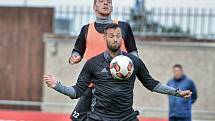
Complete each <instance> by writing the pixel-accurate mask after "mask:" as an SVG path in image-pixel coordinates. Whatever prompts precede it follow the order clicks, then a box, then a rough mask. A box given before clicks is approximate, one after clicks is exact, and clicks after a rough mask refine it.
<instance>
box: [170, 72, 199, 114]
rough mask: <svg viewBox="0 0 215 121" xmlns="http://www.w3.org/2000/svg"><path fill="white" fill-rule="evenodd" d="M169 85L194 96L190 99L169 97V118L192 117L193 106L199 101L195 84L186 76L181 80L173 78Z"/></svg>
mask: <svg viewBox="0 0 215 121" xmlns="http://www.w3.org/2000/svg"><path fill="white" fill-rule="evenodd" d="M167 85H169V86H171V87H174V88H179V89H180V90H190V91H191V92H192V96H191V97H190V98H189V99H185V98H182V97H175V96H169V117H173V116H174V117H191V108H192V104H193V103H194V102H195V101H196V99H197V90H196V87H195V84H194V82H193V81H192V80H191V79H189V78H187V76H185V75H184V76H182V77H181V78H180V79H174V78H173V79H171V80H169V81H168V83H167Z"/></svg>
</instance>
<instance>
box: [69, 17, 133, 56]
mask: <svg viewBox="0 0 215 121" xmlns="http://www.w3.org/2000/svg"><path fill="white" fill-rule="evenodd" d="M118 24H119V26H120V28H121V29H122V36H123V39H124V43H125V48H126V50H127V52H128V53H130V52H132V51H137V47H136V43H135V39H134V35H133V33H132V30H131V27H130V25H129V24H128V23H126V22H122V21H118ZM94 25H95V29H96V30H97V32H99V33H104V27H105V26H106V25H107V24H101V23H96V22H95V24H94ZM88 28H89V24H87V25H84V26H83V27H82V28H81V32H80V34H79V36H78V38H77V40H76V42H75V46H74V49H73V52H74V51H77V52H78V53H79V54H80V55H81V56H82V57H83V55H84V53H85V50H86V38H87V33H88Z"/></svg>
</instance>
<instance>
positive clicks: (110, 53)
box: [107, 50, 121, 58]
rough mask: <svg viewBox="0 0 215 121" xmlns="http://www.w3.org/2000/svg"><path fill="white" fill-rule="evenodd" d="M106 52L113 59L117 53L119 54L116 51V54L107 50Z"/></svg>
mask: <svg viewBox="0 0 215 121" xmlns="http://www.w3.org/2000/svg"><path fill="white" fill-rule="evenodd" d="M107 52H108V53H109V55H110V56H111V57H112V58H114V57H116V56H117V55H119V53H120V52H121V51H120V50H118V51H117V52H112V51H110V50H107Z"/></svg>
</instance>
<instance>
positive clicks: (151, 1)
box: [146, 0, 215, 8]
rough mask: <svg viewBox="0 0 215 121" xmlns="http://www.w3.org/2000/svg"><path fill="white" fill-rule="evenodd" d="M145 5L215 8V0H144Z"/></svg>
mask: <svg viewBox="0 0 215 121" xmlns="http://www.w3.org/2000/svg"><path fill="white" fill-rule="evenodd" d="M146 7H149V8H150V7H198V8H215V0H146Z"/></svg>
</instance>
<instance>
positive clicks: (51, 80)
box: [43, 75, 57, 88]
mask: <svg viewBox="0 0 215 121" xmlns="http://www.w3.org/2000/svg"><path fill="white" fill-rule="evenodd" d="M43 79H44V81H45V83H46V85H47V86H48V87H50V88H54V87H55V86H56V84H57V80H56V79H55V77H54V76H52V75H44V76H43Z"/></svg>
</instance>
